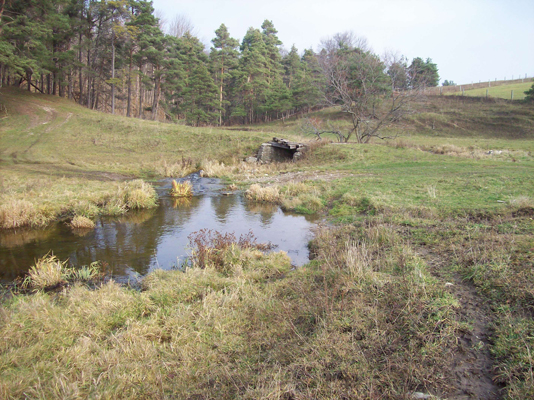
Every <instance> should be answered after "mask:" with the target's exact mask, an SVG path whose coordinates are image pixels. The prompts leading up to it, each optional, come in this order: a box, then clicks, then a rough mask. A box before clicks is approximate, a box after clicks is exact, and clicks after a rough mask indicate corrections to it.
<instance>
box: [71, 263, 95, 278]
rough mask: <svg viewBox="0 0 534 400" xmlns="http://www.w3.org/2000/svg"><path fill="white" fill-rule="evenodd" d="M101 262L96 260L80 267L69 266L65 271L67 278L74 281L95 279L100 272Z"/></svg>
mask: <svg viewBox="0 0 534 400" xmlns="http://www.w3.org/2000/svg"><path fill="white" fill-rule="evenodd" d="M100 269H101V264H100V262H98V261H95V262H93V263H91V264H90V265H88V266H87V265H84V266H82V267H80V268H70V269H69V270H68V272H67V279H69V280H73V281H75V282H88V281H91V280H93V279H95V278H96V277H97V276H98V275H99V274H100Z"/></svg>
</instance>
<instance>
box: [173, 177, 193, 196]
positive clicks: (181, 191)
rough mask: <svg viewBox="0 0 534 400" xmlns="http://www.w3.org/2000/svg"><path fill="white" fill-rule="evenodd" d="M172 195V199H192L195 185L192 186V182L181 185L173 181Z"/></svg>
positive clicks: (181, 183)
mask: <svg viewBox="0 0 534 400" xmlns="http://www.w3.org/2000/svg"><path fill="white" fill-rule="evenodd" d="M170 195H171V196H172V197H191V196H193V185H191V182H190V181H185V182H180V183H179V182H176V180H173V181H172V188H171V190H170Z"/></svg>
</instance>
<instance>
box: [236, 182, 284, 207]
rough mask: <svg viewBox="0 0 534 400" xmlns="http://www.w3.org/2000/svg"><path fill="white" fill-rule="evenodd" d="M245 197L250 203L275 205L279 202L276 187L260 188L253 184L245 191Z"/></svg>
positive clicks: (278, 192) (278, 193)
mask: <svg viewBox="0 0 534 400" xmlns="http://www.w3.org/2000/svg"><path fill="white" fill-rule="evenodd" d="M245 197H246V198H247V199H249V200H252V201H258V202H267V203H277V202H278V201H279V200H280V191H279V189H278V187H277V186H266V187H262V186H260V185H258V184H257V183H255V184H253V185H251V186H250V187H249V188H248V189H247V191H246V192H245Z"/></svg>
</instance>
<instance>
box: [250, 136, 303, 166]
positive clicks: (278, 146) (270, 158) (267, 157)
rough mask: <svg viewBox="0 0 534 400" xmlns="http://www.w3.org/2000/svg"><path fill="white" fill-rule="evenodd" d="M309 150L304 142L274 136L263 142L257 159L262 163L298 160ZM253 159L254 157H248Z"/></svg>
mask: <svg viewBox="0 0 534 400" xmlns="http://www.w3.org/2000/svg"><path fill="white" fill-rule="evenodd" d="M307 150H308V146H306V145H305V144H303V143H296V142H290V141H288V140H285V139H279V138H273V140H272V141H271V142H269V143H263V144H262V145H261V146H260V148H259V150H258V155H257V157H256V161H257V162H260V163H262V164H268V163H271V162H286V161H297V160H299V159H300V158H302V156H303V155H304V153H305V152H306V151H307ZM247 161H252V157H249V158H247Z"/></svg>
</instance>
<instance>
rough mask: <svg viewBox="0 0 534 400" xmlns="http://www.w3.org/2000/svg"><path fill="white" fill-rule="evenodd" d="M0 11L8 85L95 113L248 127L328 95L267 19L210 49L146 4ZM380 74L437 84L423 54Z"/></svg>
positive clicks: (308, 56) (400, 82)
mask: <svg viewBox="0 0 534 400" xmlns="http://www.w3.org/2000/svg"><path fill="white" fill-rule="evenodd" d="M0 7H1V9H0V16H1V22H2V25H1V27H0V75H1V77H0V80H1V82H2V85H13V84H15V85H19V86H26V87H27V88H28V90H31V91H38V92H42V93H48V94H53V95H59V96H62V97H68V98H70V99H74V100H75V101H76V102H78V103H79V104H82V105H85V106H87V107H88V108H91V109H97V110H102V111H105V112H111V113H120V114H123V115H126V116H129V117H138V118H150V119H154V120H156V119H157V120H164V119H167V120H185V122H186V123H187V124H190V125H195V126H199V125H209V124H219V125H230V124H236V123H239V124H243V123H244V124H247V123H254V122H260V121H269V120H273V119H279V118H284V117H287V116H289V115H292V114H294V113H298V112H302V111H309V110H310V109H313V108H314V107H317V106H320V105H322V104H323V98H324V94H325V91H328V87H326V86H327V84H326V82H327V80H326V79H325V75H324V70H323V69H322V68H321V63H320V57H321V53H319V54H316V53H315V52H314V51H313V50H311V49H310V50H305V51H304V52H303V53H302V54H299V52H298V50H297V49H296V48H295V47H294V46H293V47H292V48H291V50H290V51H283V50H282V48H281V46H282V42H281V41H280V40H279V38H278V37H277V30H276V29H275V27H274V25H273V23H272V22H271V21H268V20H266V21H264V23H263V24H262V25H261V29H255V28H250V29H249V30H248V32H247V33H246V35H245V37H244V38H243V39H242V41H241V43H239V41H238V40H236V39H234V38H232V37H231V36H230V34H229V32H228V30H227V28H226V26H225V25H224V24H222V25H221V26H220V27H219V28H218V29H217V30H216V31H215V37H214V38H213V40H212V47H211V48H210V49H209V51H208V50H207V49H205V46H204V45H203V44H202V43H201V42H200V41H199V39H198V38H196V37H195V36H194V35H192V34H191V33H190V32H189V31H188V30H182V31H181V32H179V33H178V34H175V35H169V34H165V33H164V32H163V30H162V29H161V26H160V21H159V20H158V18H156V16H155V15H154V8H153V6H152V2H150V1H143V0H117V1H110V0H102V1H96V0H0ZM175 33H176V32H175ZM323 52H325V50H324V49H323ZM410 68H411V70H410ZM399 70H402V71H404V75H403V76H404V78H402V79H399V76H401V74H399ZM410 71H411V73H410ZM382 73H383V74H384V76H389V79H390V81H391V82H394V84H393V89H394V90H397V89H407V88H409V87H410V85H411V84H412V82H415V80H416V76H419V78H417V79H420V77H421V76H423V75H424V76H425V81H426V82H428V85H429V86H435V85H437V84H438V80H439V76H438V75H437V68H436V66H435V64H432V62H431V60H429V59H427V61H426V62H425V61H423V60H422V59H421V58H416V59H414V60H413V61H412V63H411V65H410V66H408V65H407V62H406V60H405V59H403V58H401V59H395V61H394V62H393V63H390V64H387V63H384V64H383V71H382ZM429 76H430V77H431V79H429V78H428V77H429Z"/></svg>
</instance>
